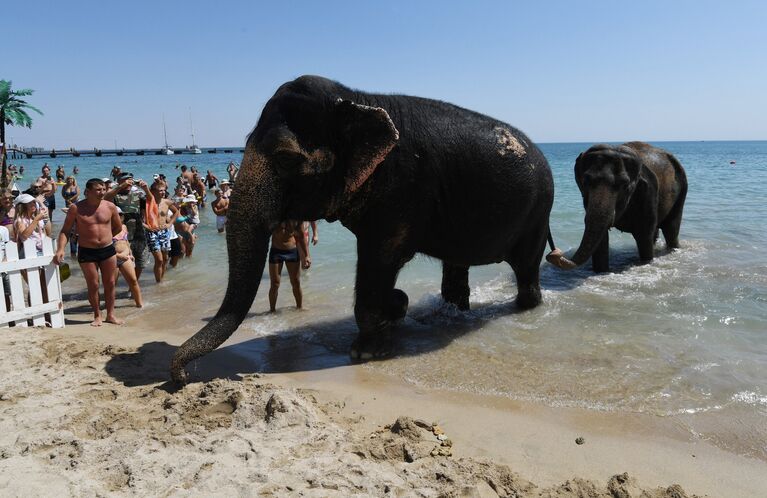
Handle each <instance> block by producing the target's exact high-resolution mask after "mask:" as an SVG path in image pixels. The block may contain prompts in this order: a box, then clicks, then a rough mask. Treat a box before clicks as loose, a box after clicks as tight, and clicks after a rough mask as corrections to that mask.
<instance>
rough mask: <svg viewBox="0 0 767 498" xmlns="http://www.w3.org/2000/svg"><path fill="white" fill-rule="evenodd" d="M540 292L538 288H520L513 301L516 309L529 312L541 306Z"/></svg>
mask: <svg viewBox="0 0 767 498" xmlns="http://www.w3.org/2000/svg"><path fill="white" fill-rule="evenodd" d="M541 300H542V299H541V290H540V289H539V288H534V289H533V288H531V289H524V288H520V289H519V293H518V294H517V299H516V301H515V303H516V305H517V308H519V309H521V310H529V309H531V308H535V307H536V306H538V305H539V304H541Z"/></svg>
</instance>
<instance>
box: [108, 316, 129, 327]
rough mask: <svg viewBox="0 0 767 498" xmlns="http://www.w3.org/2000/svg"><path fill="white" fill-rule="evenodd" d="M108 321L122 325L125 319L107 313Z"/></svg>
mask: <svg viewBox="0 0 767 498" xmlns="http://www.w3.org/2000/svg"><path fill="white" fill-rule="evenodd" d="M105 321H106V322H107V323H113V324H115V325H122V324H123V323H125V320H120V319H119V318H117V317H116V316H109V315H107V319H106V320H105Z"/></svg>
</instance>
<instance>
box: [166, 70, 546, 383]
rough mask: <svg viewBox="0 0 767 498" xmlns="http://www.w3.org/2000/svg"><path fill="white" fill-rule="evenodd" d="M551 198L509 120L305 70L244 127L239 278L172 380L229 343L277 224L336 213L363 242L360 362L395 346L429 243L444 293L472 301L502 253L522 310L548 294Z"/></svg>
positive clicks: (232, 248) (232, 260)
mask: <svg viewBox="0 0 767 498" xmlns="http://www.w3.org/2000/svg"><path fill="white" fill-rule="evenodd" d="M553 197H554V184H553V181H552V176H551V170H550V168H549V165H548V163H547V162H546V159H545V158H544V156H543V154H542V153H541V152H540V150H538V148H537V147H536V146H535V145H534V144H533V143H532V142H531V141H530V139H529V138H528V137H527V136H525V135H524V134H523V133H522V132H520V131H519V130H517V129H516V128H513V127H512V126H509V125H508V124H506V123H503V122H500V121H497V120H495V119H492V118H490V117H487V116H484V115H482V114H478V113H476V112H472V111H469V110H466V109H462V108H460V107H457V106H454V105H451V104H447V103H445V102H440V101H436V100H429V99H425V98H418V97H409V96H402V95H381V94H371V93H364V92H360V91H356V90H352V89H349V88H347V87H345V86H343V85H341V84H339V83H337V82H334V81H331V80H328V79H325V78H321V77H316V76H302V77H300V78H298V79H296V80H294V81H291V82H288V83H285V84H283V85H282V86H281V87H280V88H279V89H278V90H277V92H276V93H275V94H274V96H273V97H272V98H271V99H269V101H268V102H267V103H266V105H265V107H264V109H263V111H262V113H261V117H260V119H259V120H258V124H257V125H256V127H255V129H254V130H253V131H252V133H251V134H250V135H249V136H248V139H247V144H246V148H245V156H244V158H243V161H242V168H241V170H240V173H239V176H238V177H237V182H236V186H235V188H234V192H233V194H232V197H231V206H230V209H229V215H228V222H227V234H226V239H227V246H228V254H229V282H228V286H227V290H226V295H225V297H224V301H223V303H222V304H221V308H220V309H219V310H218V312H217V313H216V315H215V317H214V318H213V319H212V320H211V321H210V322H209V323H208V324H207V325H205V327H203V328H202V329H201V330H200V331H199V332H197V334H195V335H194V336H193V337H191V338H189V339H188V340H187V341H186V342H185V343H184V344H182V345H181V347H180V348H179V349H178V350H177V351H176V354H175V356H174V357H173V361H172V365H171V373H172V377H173V379H174V380H175V381H177V382H181V381H184V379H185V371H184V366H185V365H186V364H187V363H188V362H189V361H191V360H193V359H195V358H197V357H199V356H202V355H204V354H206V353H208V352H210V351H211V350H213V349H215V348H216V347H218V346H219V345H220V344H221V343H223V342H224V341H225V340H226V339H227V338H228V337H229V336H230V335H231V334H232V333H233V332H234V330H235V329H236V328H237V327H238V326H239V324H240V322H242V320H243V318H244V317H245V315H246V313H247V312H248V310H249V308H250V306H251V304H252V303H253V299H254V298H255V296H256V292H257V290H258V285H259V282H260V280H261V274H262V272H263V269H264V262H265V258H266V255H267V249H268V245H269V236H270V233H271V232H272V229H273V228H274V227H275V226H276V225H277V224H278V223H279V222H280V221H281V220H289V219H292V220H316V219H321V218H324V219H325V220H327V221H330V222H332V221H335V220H340V221H341V223H343V225H344V226H345V227H347V228H348V229H349V230H350V231H351V232H352V233H354V234H355V235H356V237H357V277H356V286H355V304H354V316H355V319H356V321H357V325H358V327H359V336H358V338H357V339H356V341H355V342H354V344H353V345H352V351H351V355H352V357H353V358H361V359H367V358H371V357H380V356H384V355H386V354H387V353H389V352H390V351H389V347H390V344H389V337H388V332H387V326H388V325H389V324H390V323H392V322H393V321H396V320H398V319H401V318H402V317H404V316H405V312H406V310H407V305H408V298H407V295H406V294H405V293H404V292H402V291H401V290H399V289H395V288H394V286H395V283H396V281H397V274H398V273H399V271H400V269H401V268H402V267H403V265H404V264H405V263H407V262H408V261H410V260H411V259H412V258H413V256H414V255H415V254H416V253H417V252H419V253H423V254H427V255H429V256H431V257H434V258H438V259H440V260H442V262H443V266H442V295H443V297H444V299H445V300H447V301H449V302H451V303H454V304H456V305H457V306H458V307H459V308H461V309H468V307H469V284H468V275H469V266H472V265H485V264H490V263H499V262H501V261H506V262H508V263H509V264H510V265H511V268H512V269H513V270H514V273H515V274H516V278H517V288H518V295H517V298H516V302H517V305H518V306H519V307H520V308H523V309H524V308H531V307H534V306H536V305H537V304H539V303H540V301H541V291H540V284H539V266H540V262H541V257H542V254H543V251H544V248H545V244H546V238H547V234H548V231H549V213H550V211H551V206H552V201H553Z"/></svg>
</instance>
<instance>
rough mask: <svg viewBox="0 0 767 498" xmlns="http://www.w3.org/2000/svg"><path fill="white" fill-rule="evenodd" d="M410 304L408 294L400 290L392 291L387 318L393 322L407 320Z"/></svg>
mask: <svg viewBox="0 0 767 498" xmlns="http://www.w3.org/2000/svg"><path fill="white" fill-rule="evenodd" d="M409 302H410V300H409V299H408V297H407V294H405V293H404V292H403V291H401V290H399V289H392V291H391V294H390V296H389V305H388V309H387V310H386V317H387V318H388V319H389V320H391V321H393V322H394V321H397V320H400V319H402V318H405V315H406V314H407V306H408V304H409Z"/></svg>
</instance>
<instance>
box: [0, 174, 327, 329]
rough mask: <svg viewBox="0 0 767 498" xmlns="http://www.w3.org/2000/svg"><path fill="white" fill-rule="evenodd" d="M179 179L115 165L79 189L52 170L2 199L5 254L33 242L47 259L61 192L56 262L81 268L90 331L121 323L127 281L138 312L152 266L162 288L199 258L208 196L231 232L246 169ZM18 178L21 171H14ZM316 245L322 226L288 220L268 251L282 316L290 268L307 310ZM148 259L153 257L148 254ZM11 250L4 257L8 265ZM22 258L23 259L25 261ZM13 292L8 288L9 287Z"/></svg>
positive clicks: (299, 302) (219, 224) (272, 302)
mask: <svg viewBox="0 0 767 498" xmlns="http://www.w3.org/2000/svg"><path fill="white" fill-rule="evenodd" d="M176 168H178V169H179V170H180V171H179V175H178V177H177V178H176V180H175V184H174V185H173V188H172V189H171V187H170V186H169V184H168V181H167V178H166V177H165V175H164V174H162V173H157V174H154V175H153V178H152V183H151V184H149V183H147V182H145V181H144V180H141V179H137V178H134V175H133V173H131V172H127V171H123V170H122V168H121V167H120V166H114V168H112V171H111V172H110V176H109V177H105V178H92V179H90V180H88V181H87V182H86V183H85V186H84V190H83V191H81V190H80V186H79V185H78V183H77V179H76V177H75V176H74V175H75V174H76V172H75V171H74V170H73V172H72V173H73V174H72V175H70V176H67V175H66V172H65V170H64V167H63V166H59V167H58V168H57V169H56V172H55V175H56V180H55V181H54V179H53V178H52V177H51V168H50V167H49V166H48V164H47V163H46V164H45V165H43V167H42V169H41V174H40V176H39V177H37V178H36V179H35V180H34V181H32V182H31V184H30V187H29V188H28V189H27V190H25V191H23V192H19V191H18V190H13V189H12V188H8V189H5V190H3V191H1V192H0V248H1V247H3V246H4V244H5V243H9V242H16V243H17V244H19V248H20V250H23V245H22V244H23V243H24V242H25V241H26V240H28V239H31V240H34V241H35V247H36V248H37V251H38V255H42V240H43V237H44V236H48V237H51V236H52V224H53V217H54V216H53V215H54V212H55V209H56V195H55V194H56V192H57V191H58V190H59V187H60V195H61V197H62V199H63V201H64V206H63V207H61V208H60V209H61V211H63V212H64V213H65V214H66V216H65V218H64V220H63V224H62V226H61V231H60V233H59V234H58V237H57V250H56V254H55V256H54V258H53V260H54V263H56V264H61V263H63V262H64V259H65V251H66V248H67V247H69V252H70V256H71V258H72V259H73V260H77V262H78V263H79V265H80V268H81V269H82V273H83V277H84V278H85V282H86V285H87V289H88V301H89V303H90V305H91V307H92V309H93V322H92V323H91V325H93V326H100V325H101V324H102V322H104V321H106V322H108V323H114V324H121V323H123V322H122V320H121V319H119V318H117V316H116V315H115V286H116V283H117V281H118V280H119V277H120V276H122V277H123V279H124V280H125V282H126V283H127V285H128V288H129V289H130V293H131V297H132V299H133V301H134V302H135V305H136V307H139V308H141V307H143V305H144V302H143V298H142V294H141V285H140V283H139V280H140V278H141V274H142V272H143V270H144V268H145V267H146V266H147V265H148V264H149V255H151V257H152V259H153V266H152V271H153V274H154V279H155V281H156V282H158V283H159V282H162V281H163V279H164V278H165V275H166V273H167V271H168V269H169V268H175V267H176V266H177V265H178V263H179V260H181V259H182V258H190V257H191V256H192V254H193V251H194V247H195V244H196V242H197V238H198V235H197V234H196V233H195V231H196V229H197V227H198V225H199V224H200V223H201V220H200V215H199V212H200V211H199V210H200V209H203V208H205V207H206V203H207V195H208V190H210V191H212V193H213V195H214V196H215V199H214V200H213V201H212V202H211V203H210V207H211V209H212V211H213V214H214V215H215V223H216V230H217V231H218V233H223V232H225V230H226V223H227V214H228V211H229V198H230V196H231V194H232V187H233V185H234V183H235V182H236V179H237V174H238V173H239V168H238V167H237V165H236V164H234V163H233V162H231V163H229V165H228V167H227V175H228V179H224V180H219V179H218V178H217V177H216V176H215V175H214V174H213V173H212V172H211V171H210V170H208V171H207V173H206V175H205V176H204V177H202V176H201V175H200V173H199V172H198V171H197V168H196V167H194V166H192V167H191V168H188V167H187V166H186V165H177V166H176ZM13 171H14V172H15V173H16V174H17V175H18V172H16V170H15V169H14V170H13ZM310 227H311V229H312V238H311V243H312V244H315V245H316V244H317V242H318V241H319V236H318V232H317V225H316V223H315V222H306V221H295V220H288V221H284V222H282V223H280V224H279V225H278V227H277V228H276V229H275V231H274V232H273V234H272V247H271V249H270V251H269V276H270V281H271V286H270V290H269V307H270V310H271V311H275V310H276V302H277V295H278V292H279V286H280V277H281V273H282V268H283V265H284V266H286V267H287V271H288V276H289V278H290V283H291V286H292V290H293V296H294V298H295V302H296V306H297V307H298V308H299V309H300V308H302V306H303V296H302V290H301V284H300V271H301V269H302V268H303V269H305V270H306V269H308V268H309V267H310V266H311V261H312V260H311V256H310V254H309V242H310V239H309V228H310ZM147 253H148V254H147ZM3 255H4V251H3V253H2V254H0V261H1V260H2V258H3ZM22 257H23V256H22ZM100 282H101V285H103V290H104V301H105V305H106V316H105V317H104V319H103V320H102V315H101V310H100V292H99V287H100ZM4 288H5V289H6V293H7V292H8V289H9V286H8V285H7V282H6V285H4Z"/></svg>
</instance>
